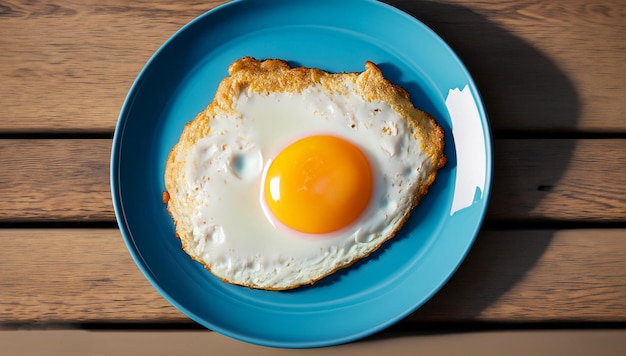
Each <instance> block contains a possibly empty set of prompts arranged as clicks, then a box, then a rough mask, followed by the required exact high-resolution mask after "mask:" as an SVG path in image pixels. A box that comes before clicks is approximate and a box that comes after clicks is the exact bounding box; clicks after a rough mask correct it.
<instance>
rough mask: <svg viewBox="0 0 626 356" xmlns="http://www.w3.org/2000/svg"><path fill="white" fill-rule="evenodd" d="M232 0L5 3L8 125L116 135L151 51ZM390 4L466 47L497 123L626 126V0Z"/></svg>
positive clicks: (3, 71) (3, 103) (2, 90)
mask: <svg viewBox="0 0 626 356" xmlns="http://www.w3.org/2000/svg"><path fill="white" fill-rule="evenodd" d="M223 2H224V1H223V0H212V1H203V2H195V1H180V2H171V1H165V0H159V1H136V2H133V4H130V5H129V4H128V3H127V2H125V1H120V0H109V1H88V2H72V3H69V2H67V3H66V2H61V1H56V2H52V3H51V2H26V1H5V2H3V8H2V9H3V10H2V12H0V28H2V36H0V53H2V55H1V57H0V58H1V61H2V65H1V66H0V80H2V83H3V85H2V86H0V107H2V108H3V110H2V111H1V112H0V132H14V131H22V132H28V131H68V130H69V131H85V132H86V131H96V132H105V131H106V132H111V131H112V130H113V129H114V126H115V122H116V120H117V116H118V113H119V109H120V107H121V105H122V103H123V100H124V98H125V96H126V92H127V91H128V89H129V88H130V86H131V84H132V82H133V80H134V78H135V77H136V75H137V74H138V73H139V71H140V70H141V68H142V66H143V65H144V64H145V62H146V61H147V60H148V58H149V57H150V56H151V55H152V53H154V51H155V50H156V49H157V48H158V47H159V46H160V45H161V44H162V43H163V42H164V41H165V40H167V38H169V37H170V36H171V35H172V34H173V33H174V32H175V31H176V30H178V29H179V28H180V27H182V26H183V25H184V24H185V23H187V22H188V21H190V20H192V19H193V18H195V17H197V16H199V15H200V14H202V13H203V12H205V11H207V10H210V9H211V8H213V7H215V6H217V5H219V4H221V3H223ZM388 2H389V3H390V4H392V5H394V6H397V7H399V8H400V9H402V10H404V11H406V12H408V13H410V14H412V15H413V16H415V17H417V18H418V19H420V20H422V21H423V22H425V23H426V24H427V25H429V26H430V27H432V28H433V29H434V30H435V31H436V32H437V33H439V34H440V35H441V36H442V37H443V38H444V40H446V41H447V42H448V43H449V44H450V45H451V47H452V48H453V49H454V50H455V51H456V52H457V53H458V54H459V56H460V57H461V59H462V60H463V61H464V62H465V63H466V65H467V66H468V68H469V69H470V71H471V73H472V74H473V76H474V77H475V79H476V82H477V83H478V85H479V88H480V90H481V92H482V95H483V97H484V99H485V103H486V106H487V109H488V112H489V115H490V119H491V122H492V126H493V128H494V129H495V130H534V129H546V130H554V131H559V130H563V131H572V130H589V131H609V132H610V131H612V132H624V131H625V130H626V121H625V120H624V119H623V115H622V113H623V112H625V111H626V101H624V100H623V97H624V96H626V88H625V87H624V86H623V85H622V83H624V82H626V71H624V70H623V69H622V68H623V63H625V62H626V51H625V50H624V41H623V39H624V38H626V25H624V24H625V23H626V18H625V17H626V14H625V13H624V11H622V10H623V3H621V2H620V1H612V0H602V1H596V2H594V3H593V4H590V3H588V2H587V1H585V0H575V1H551V2H545V1H537V0H524V1H499V0H491V1H477V0H476V1H466V2H464V3H463V4H462V5H460V4H458V3H453V2H451V1H442V2H419V3H416V2H407V1H402V0H390V1H388ZM44 29H45V30H44ZM77 29H80V32H77ZM77 33H80V35H77ZM129 34H132V35H129ZM598 39H602V40H601V41H600V40H598ZM51 88H53V89H51Z"/></svg>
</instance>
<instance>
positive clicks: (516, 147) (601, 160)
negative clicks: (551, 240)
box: [488, 139, 626, 222]
mask: <svg viewBox="0 0 626 356" xmlns="http://www.w3.org/2000/svg"><path fill="white" fill-rule="evenodd" d="M494 155H495V163H494V180H493V182H494V184H493V193H492V195H491V201H490V207H489V211H488V218H489V219H492V220H520V219H528V218H530V219H535V220H565V221H578V222H581V221H605V222H608V221H624V220H625V219H626V189H624V187H626V140H620V139H615V140H593V139H592V140H496V141H495V145H494Z"/></svg>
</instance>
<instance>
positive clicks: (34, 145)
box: [0, 140, 115, 221]
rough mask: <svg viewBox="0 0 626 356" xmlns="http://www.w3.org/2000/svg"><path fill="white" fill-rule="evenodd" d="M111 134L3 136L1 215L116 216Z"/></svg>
mask: <svg viewBox="0 0 626 356" xmlns="http://www.w3.org/2000/svg"><path fill="white" fill-rule="evenodd" d="M111 143H112V141H111V140H0V167H3V169H2V170H0V182H2V186H0V196H2V197H3V198H4V199H3V202H2V204H0V221H32V220H37V221H59V220H64V221H68V220H71V221H113V220H114V219H115V216H114V214H113V204H112V202H111V191H110V188H109V157H110V152H111Z"/></svg>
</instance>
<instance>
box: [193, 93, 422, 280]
mask: <svg viewBox="0 0 626 356" xmlns="http://www.w3.org/2000/svg"><path fill="white" fill-rule="evenodd" d="M348 92H350V93H353V94H350V95H342V94H333V93H330V92H328V91H325V90H324V89H323V88H322V87H321V86H311V87H309V88H307V89H305V90H304V91H303V92H301V93H286V92H285V93H278V92H271V93H264V94H258V93H255V92H251V91H243V92H241V93H240V95H239V97H237V98H235V101H234V103H233V107H234V109H235V111H236V112H237V113H238V114H237V115H234V114H233V115H230V114H222V115H221V116H217V117H214V118H212V120H211V121H210V133H209V135H207V136H206V137H204V138H202V139H199V140H198V141H197V142H196V144H195V146H194V147H193V149H191V150H190V152H189V153H188V155H189V156H188V157H187V159H186V162H187V163H186V168H185V180H184V181H185V183H186V184H187V185H188V187H187V188H188V189H186V191H187V192H188V193H187V194H188V196H187V197H186V199H187V201H188V202H190V203H191V204H192V205H193V206H194V209H193V214H192V219H191V224H192V235H193V239H191V240H190V243H189V244H188V246H186V247H187V250H188V251H187V252H188V253H190V254H191V255H192V256H193V257H194V258H195V259H197V260H199V261H201V262H202V263H203V264H205V265H206V266H207V267H208V268H209V269H210V270H211V271H212V272H213V273H214V274H215V275H217V276H219V277H221V278H223V279H225V280H228V281H230V282H231V283H235V284H241V285H246V286H250V287H255V288H264V289H285V288H290V287H293V286H297V285H302V284H306V283H310V282H312V281H315V280H318V279H320V278H321V277H323V276H326V275H328V274H330V273H331V272H333V271H335V270H337V269H339V268H342V267H345V266H347V265H350V264H352V263H353V262H354V261H356V260H357V259H359V258H362V257H364V256H366V255H368V254H369V253H371V252H372V251H373V250H375V249H376V248H377V247H378V246H379V245H380V244H381V239H382V240H384V239H387V238H388V237H389V236H390V234H392V233H393V232H394V231H395V230H396V229H397V227H398V225H399V224H400V223H401V221H402V219H403V218H404V216H405V214H406V213H407V211H408V210H409V209H410V208H411V198H412V192H413V191H414V190H415V189H416V185H417V184H420V182H421V181H422V180H424V179H425V174H426V173H425V171H427V170H426V169H423V168H424V165H427V164H429V163H428V162H429V161H428V156H427V155H426V154H425V153H424V152H422V150H421V147H422V143H421V142H419V138H415V137H413V134H412V133H411V132H410V129H409V127H408V125H407V121H406V119H404V118H402V117H401V116H400V115H399V114H398V113H396V112H395V111H394V110H393V109H392V107H391V106H390V105H388V104H387V103H385V102H382V101H377V100H372V101H368V100H365V99H363V98H362V97H361V96H360V95H359V94H358V93H357V91H356V89H354V90H352V91H350V90H349V91H348ZM317 134H326V135H335V136H338V137H342V138H344V139H347V140H348V141H350V142H352V143H354V144H355V145H356V146H357V147H359V148H360V149H361V150H362V151H363V152H364V153H365V154H366V156H367V157H368V158H369V160H370V164H371V166H372V168H373V170H374V172H373V173H374V178H375V183H376V185H375V189H374V194H373V196H372V203H371V204H370V206H369V207H368V208H367V209H366V211H365V212H364V213H363V214H362V216H361V217H360V218H359V219H358V221H356V222H355V223H353V224H352V225H350V226H349V227H347V228H345V229H342V230H340V231H337V232H334V233H331V234H327V235H324V236H323V237H319V236H311V235H307V234H303V233H300V232H297V231H293V230H291V229H288V228H286V227H284V226H282V225H281V224H280V223H279V222H277V221H276V220H275V219H274V218H273V216H272V215H271V212H269V211H268V209H267V207H266V205H265V202H264V198H263V191H262V189H263V179H264V173H265V171H266V169H267V167H268V166H269V164H270V163H271V160H272V159H273V158H274V157H276V155H277V154H278V153H279V152H280V151H281V150H282V149H283V148H284V147H286V146H288V145H289V144H291V143H293V142H294V141H296V140H298V139H301V138H304V137H307V136H311V135H317Z"/></svg>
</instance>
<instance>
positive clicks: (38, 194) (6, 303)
mask: <svg viewBox="0 0 626 356" xmlns="http://www.w3.org/2000/svg"><path fill="white" fill-rule="evenodd" d="M222 2H223V1H215V0H207V1H178V2H173V1H164V0H150V1H143V0H142V1H132V2H127V1H121V0H98V1H93V0H92V1H85V2H81V1H63V0H56V1H19V0H12V1H0V64H1V65H0V83H1V84H0V108H2V109H1V111H0V115H1V116H0V168H1V170H0V183H1V184H0V196H1V197H2V203H1V204H0V241H1V246H2V247H1V248H0V328H1V329H5V333H6V332H10V331H11V330H23V329H51V328H53V329H61V330H69V329H76V328H78V329H81V330H84V329H89V330H119V329H122V330H127V329H141V330H144V329H149V330H154V329H158V330H159V331H163V332H169V331H174V330H179V331H180V330H181V329H182V330H198V329H200V328H199V327H198V326H196V325H195V324H194V323H193V322H191V321H190V320H189V319H188V318H187V317H186V316H185V315H183V314H182V313H181V312H179V311H178V310H177V309H175V308H174V307H172V306H171V305H170V304H169V303H168V302H167V301H166V300H165V299H164V298H162V297H161V296H160V295H159V294H158V293H157V292H156V291H155V290H154V289H153V288H152V287H151V286H150V285H149V283H148V282H147V281H146V280H145V278H144V277H143V275H142V274H141V273H140V271H139V269H138V268H137V267H136V265H135V264H134V262H133V261H132V259H131V257H130V255H129V253H128V251H127V250H126V248H125V245H124V243H123V240H122V238H121V235H120V232H119V231H118V229H117V227H116V222H115V217H114V213H113V207H112V203H111V193H110V188H109V157H110V150H111V143H112V134H113V130H114V126H115V124H116V120H117V117H118V114H119V110H120V107H121V105H122V103H123V100H124V98H125V96H126V93H127V91H128V89H129V88H130V86H131V84H132V82H133V80H134V78H135V77H136V75H137V74H138V72H139V71H140V70H141V68H142V67H143V65H144V64H145V62H146V61H147V60H148V58H149V57H150V56H151V55H152V53H153V52H154V51H155V50H156V49H157V48H158V47H159V46H160V45H161V44H162V43H163V42H164V41H165V40H167V39H168V38H169V37H170V36H171V35H172V34H173V32H175V31H176V30H177V29H179V28H180V27H181V26H183V25H184V24H185V23H187V22H188V21H190V20H192V19H193V18H195V17H197V16H199V15H200V14H202V13H204V12H206V11H208V10H210V9H211V8H213V7H215V6H217V5H219V4H221V3H222ZM389 2H390V3H391V4H392V5H394V6H396V7H398V8H400V9H402V10H404V11H406V12H408V13H409V14H412V15H413V16H415V17H416V18H418V19H420V20H421V21H423V22H424V23H426V24H427V25H428V26H430V27H431V28H432V29H433V30H435V31H436V32H437V33H438V34H439V35H440V36H441V37H442V38H443V39H444V40H445V41H446V42H448V43H449V44H450V46H451V47H452V48H453V49H454V50H455V51H456V52H457V54H458V55H459V56H460V57H461V59H462V60H463V61H464V62H465V64H466V65H467V67H468V69H469V70H470V72H471V73H472V75H473V76H474V78H475V80H476V82H477V85H478V87H479V89H480V90H481V92H482V95H483V97H484V101H485V105H486V107H487V111H488V113H489V117H490V121H491V125H492V129H493V137H494V152H495V162H494V167H495V173H494V180H493V181H494V185H493V190H492V199H491V203H490V207H489V210H488V213H487V218H486V221H485V223H484V226H483V228H482V230H481V232H480V234H479V236H478V238H477V241H476V243H475V245H474V247H473V248H472V250H471V252H470V254H469V256H468V257H467V259H466V260H465V262H464V263H463V264H462V266H461V267H460V269H459V270H458V272H457V273H456V274H455V275H454V277H453V278H452V279H451V280H450V281H449V283H448V284H447V285H446V286H445V287H444V288H443V289H442V290H441V291H440V292H439V293H438V294H437V295H436V296H435V297H434V298H432V300H430V301H429V302H428V303H427V304H426V305H424V306H423V307H422V308H421V309H419V310H418V311H416V312H415V313H414V314H412V315H411V316H409V317H408V318H406V319H405V320H403V321H402V322H400V323H399V324H398V325H397V326H396V327H393V328H391V329H390V330H389V331H386V332H385V333H383V334H384V335H389V334H392V335H393V333H402V334H403V335H407V334H408V335H418V334H420V335H421V334H422V333H423V332H425V331H430V332H432V331H433V330H437V331H438V332H444V331H448V330H462V331H469V330H474V331H476V330H485V329H489V330H519V329H524V330H526V329H528V330H537V329H542V330H543V329H555V328H556V329H572V328H583V329H585V330H591V329H598V328H601V329H606V328H611V329H614V330H613V331H615V330H617V331H619V332H617V333H616V334H615V335H618V338H624V336H625V335H626V334H625V333H624V329H623V328H624V326H625V324H624V323H625V322H626V114H625V113H626V2H625V1H623V0H599V1H584V0H560V1H540V0H522V1H499V0H488V1H485V0H483V1H478V0H476V1H423V2H422V1H389ZM0 335H2V333H1V332H0ZM5 335H7V334H5ZM382 339H383V340H384V337H383V338H382ZM625 339H626V338H625ZM220 340H222V339H220ZM616 340H617V339H616ZM386 341H388V340H386ZM221 342H224V343H226V344H228V345H230V346H232V347H235V346H236V345H238V344H237V342H235V341H230V340H228V341H224V340H222V341H221ZM374 342H376V341H374ZM380 342H383V341H380ZM357 344H358V343H357ZM390 344H391V345H392V346H393V344H394V343H393V341H392V342H391V343H390ZM618 344H619V346H621V347H626V345H624V343H619V342H618ZM233 345H235V346H233Z"/></svg>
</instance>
